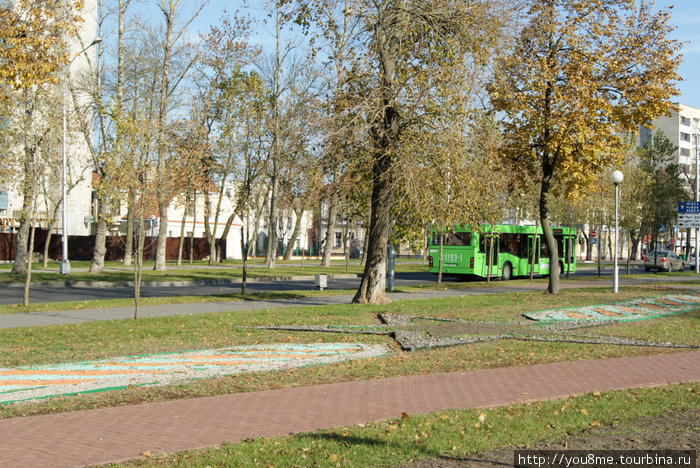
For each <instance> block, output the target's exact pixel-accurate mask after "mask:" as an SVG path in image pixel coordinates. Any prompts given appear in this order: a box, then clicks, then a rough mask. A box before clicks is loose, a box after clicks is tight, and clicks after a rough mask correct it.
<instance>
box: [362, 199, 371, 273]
mask: <svg viewBox="0 0 700 468" xmlns="http://www.w3.org/2000/svg"><path fill="white" fill-rule="evenodd" d="M370 218H371V209H370ZM368 221H369V220H368ZM367 226H369V222H368V223H367V224H365V229H364V230H363V232H364V234H365V237H364V239H362V253H361V254H360V265H366V264H367V247H369V229H368V228H367Z"/></svg>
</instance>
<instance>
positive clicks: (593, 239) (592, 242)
mask: <svg viewBox="0 0 700 468" xmlns="http://www.w3.org/2000/svg"><path fill="white" fill-rule="evenodd" d="M597 241H598V239H596V238H595V237H594V238H592V239H591V245H595V244H596V242H597Z"/></svg>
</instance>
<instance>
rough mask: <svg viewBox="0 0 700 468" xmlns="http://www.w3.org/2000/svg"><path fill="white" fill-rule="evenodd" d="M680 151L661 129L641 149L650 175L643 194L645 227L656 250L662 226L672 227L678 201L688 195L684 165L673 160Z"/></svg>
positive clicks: (645, 169) (642, 163)
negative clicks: (682, 166) (683, 175)
mask: <svg viewBox="0 0 700 468" xmlns="http://www.w3.org/2000/svg"><path fill="white" fill-rule="evenodd" d="M677 153H678V147H677V146H675V145H674V144H673V143H671V141H670V140H669V139H668V137H666V135H664V134H663V132H657V133H656V134H655V135H654V138H653V139H652V140H651V141H649V142H647V143H645V144H644V146H642V147H641V148H640V149H639V150H638V155H639V159H640V165H641V168H642V169H643V170H644V172H645V173H646V175H647V177H646V181H645V182H646V183H645V184H644V189H645V190H644V193H643V194H642V196H641V201H642V211H643V213H645V216H644V217H643V220H644V229H645V231H646V232H648V233H649V234H651V239H652V244H651V245H652V246H654V247H652V248H653V249H654V251H656V247H655V246H656V245H657V240H658V236H659V228H660V226H661V225H664V224H665V225H666V226H667V227H668V228H669V229H670V227H671V225H672V224H674V223H675V220H676V211H677V207H678V202H679V201H683V200H684V199H685V198H686V197H687V194H686V192H685V189H684V187H683V181H682V178H681V173H680V168H679V167H678V164H675V163H674V162H673V161H674V158H675V155H676V154H677Z"/></svg>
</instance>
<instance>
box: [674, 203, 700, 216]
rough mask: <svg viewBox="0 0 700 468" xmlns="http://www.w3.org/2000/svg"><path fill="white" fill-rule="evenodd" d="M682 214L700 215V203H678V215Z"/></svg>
mask: <svg viewBox="0 0 700 468" xmlns="http://www.w3.org/2000/svg"><path fill="white" fill-rule="evenodd" d="M680 213H700V202H696V201H682V202H678V214H680Z"/></svg>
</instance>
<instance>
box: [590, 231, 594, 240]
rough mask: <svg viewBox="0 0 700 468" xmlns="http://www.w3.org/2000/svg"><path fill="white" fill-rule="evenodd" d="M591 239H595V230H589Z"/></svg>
mask: <svg viewBox="0 0 700 468" xmlns="http://www.w3.org/2000/svg"><path fill="white" fill-rule="evenodd" d="M591 239H595V231H591Z"/></svg>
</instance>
